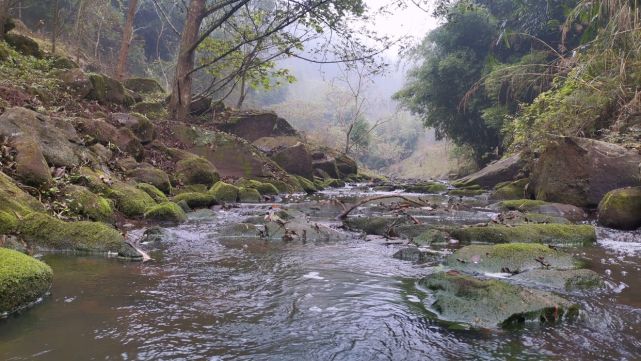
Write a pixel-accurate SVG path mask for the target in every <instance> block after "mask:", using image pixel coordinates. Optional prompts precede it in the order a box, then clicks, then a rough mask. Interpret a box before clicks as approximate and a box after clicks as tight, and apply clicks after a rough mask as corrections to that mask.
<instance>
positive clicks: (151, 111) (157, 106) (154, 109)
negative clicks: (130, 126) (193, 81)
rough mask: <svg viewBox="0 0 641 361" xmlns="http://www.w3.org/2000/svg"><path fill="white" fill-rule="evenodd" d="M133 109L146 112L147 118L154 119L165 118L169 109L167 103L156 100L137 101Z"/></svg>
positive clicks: (141, 112)
mask: <svg viewBox="0 0 641 361" xmlns="http://www.w3.org/2000/svg"><path fill="white" fill-rule="evenodd" d="M131 110H132V111H134V112H138V113H140V114H144V115H145V116H146V117H147V118H149V119H152V120H158V119H163V118H166V117H167V115H168V113H167V109H165V105H164V104H162V103H156V102H140V103H136V104H135V105H134V106H133V107H132V108H131Z"/></svg>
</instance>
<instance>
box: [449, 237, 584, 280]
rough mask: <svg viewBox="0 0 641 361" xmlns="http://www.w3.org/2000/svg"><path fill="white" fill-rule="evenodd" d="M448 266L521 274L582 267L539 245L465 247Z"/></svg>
mask: <svg viewBox="0 0 641 361" xmlns="http://www.w3.org/2000/svg"><path fill="white" fill-rule="evenodd" d="M537 260H538V261H537ZM447 264H448V266H450V267H451V268H453V269H456V270H459V271H465V272H477V273H501V272H502V273H521V272H525V271H530V270H533V269H540V268H548V267H551V268H553V269H574V268H579V267H580V266H581V265H580V263H579V262H578V261H577V260H575V259H574V257H572V256H571V255H569V254H567V253H564V252H561V251H557V250H554V249H552V248H550V247H548V246H547V245H544V244H539V243H505V244H497V245H471V246H465V247H463V248H461V249H459V250H457V251H456V252H454V253H453V254H452V255H450V256H449V257H448V258H447Z"/></svg>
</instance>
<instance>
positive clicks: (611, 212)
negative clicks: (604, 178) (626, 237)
mask: <svg viewBox="0 0 641 361" xmlns="http://www.w3.org/2000/svg"><path fill="white" fill-rule="evenodd" d="M599 223H600V224H602V225H604V226H606V227H612V228H617V229H624V230H631V229H637V228H639V227H641V187H630V188H621V189H615V190H613V191H610V192H608V193H607V194H606V195H605V197H603V199H602V200H601V202H600V203H599Z"/></svg>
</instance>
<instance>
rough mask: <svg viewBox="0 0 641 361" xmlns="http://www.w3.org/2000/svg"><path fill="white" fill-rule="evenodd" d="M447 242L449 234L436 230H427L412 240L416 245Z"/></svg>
mask: <svg viewBox="0 0 641 361" xmlns="http://www.w3.org/2000/svg"><path fill="white" fill-rule="evenodd" d="M449 240H450V236H449V234H447V232H443V231H440V230H438V229H428V230H426V231H425V232H421V233H420V234H418V235H417V236H415V237H413V238H412V241H414V243H416V244H418V245H431V244H446V243H448V242H449Z"/></svg>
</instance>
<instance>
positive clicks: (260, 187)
mask: <svg viewBox="0 0 641 361" xmlns="http://www.w3.org/2000/svg"><path fill="white" fill-rule="evenodd" d="M236 185H237V186H239V187H245V188H254V189H256V190H257V191H258V192H259V193H260V194H262V195H264V196H271V195H277V194H278V193H279V191H278V188H276V187H275V186H274V185H273V184H271V183H263V182H260V181H257V180H254V179H242V180H239V181H238V182H236Z"/></svg>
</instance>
